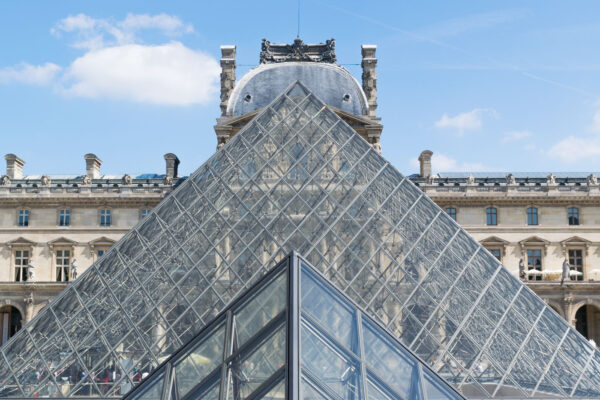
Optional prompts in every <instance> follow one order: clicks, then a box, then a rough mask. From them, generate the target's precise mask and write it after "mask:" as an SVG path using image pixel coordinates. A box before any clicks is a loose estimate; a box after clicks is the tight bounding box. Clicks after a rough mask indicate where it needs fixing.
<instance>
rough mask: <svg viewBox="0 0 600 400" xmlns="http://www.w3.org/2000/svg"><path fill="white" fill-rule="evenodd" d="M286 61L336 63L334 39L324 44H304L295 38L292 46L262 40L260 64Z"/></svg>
mask: <svg viewBox="0 0 600 400" xmlns="http://www.w3.org/2000/svg"><path fill="white" fill-rule="evenodd" d="M288 61H312V62H325V63H332V64H334V63H336V62H337V59H336V57H335V39H329V40H326V41H325V43H319V44H306V43H304V42H303V41H302V39H300V38H299V37H297V38H296V39H294V43H292V44H275V43H271V42H270V41H268V40H267V39H263V40H262V45H261V52H260V63H261V64H270V63H280V62H288Z"/></svg>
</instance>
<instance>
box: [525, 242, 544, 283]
mask: <svg viewBox="0 0 600 400" xmlns="http://www.w3.org/2000/svg"><path fill="white" fill-rule="evenodd" d="M527 279H529V280H530V281H541V280H542V250H539V249H531V250H527Z"/></svg>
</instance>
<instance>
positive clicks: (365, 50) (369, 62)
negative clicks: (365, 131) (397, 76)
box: [360, 44, 377, 118]
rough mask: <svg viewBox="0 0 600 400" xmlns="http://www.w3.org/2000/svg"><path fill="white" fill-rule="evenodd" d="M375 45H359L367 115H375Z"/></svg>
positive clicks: (372, 116)
mask: <svg viewBox="0 0 600 400" xmlns="http://www.w3.org/2000/svg"><path fill="white" fill-rule="evenodd" d="M376 50H377V46H376V45H374V44H363V45H362V46H361V53H362V62H361V64H360V65H361V67H362V70H363V73H362V86H363V90H364V92H365V94H366V95H367V102H368V104H369V117H371V118H375V117H377V72H376V71H375V67H377V57H375V51H376Z"/></svg>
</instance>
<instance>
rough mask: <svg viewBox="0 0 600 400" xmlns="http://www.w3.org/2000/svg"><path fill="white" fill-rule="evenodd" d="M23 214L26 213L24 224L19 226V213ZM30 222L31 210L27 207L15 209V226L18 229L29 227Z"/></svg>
mask: <svg viewBox="0 0 600 400" xmlns="http://www.w3.org/2000/svg"><path fill="white" fill-rule="evenodd" d="M22 212H24V213H26V217H25V222H26V223H25V224H23V225H22V224H21V213H22ZM30 222H31V209H30V208H27V207H19V208H18V209H17V226H18V227H19V228H27V227H29V226H30Z"/></svg>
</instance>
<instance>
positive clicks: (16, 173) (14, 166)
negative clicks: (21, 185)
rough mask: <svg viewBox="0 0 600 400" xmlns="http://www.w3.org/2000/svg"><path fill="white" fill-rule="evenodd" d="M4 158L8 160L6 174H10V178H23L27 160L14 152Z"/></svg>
mask: <svg viewBox="0 0 600 400" xmlns="http://www.w3.org/2000/svg"><path fill="white" fill-rule="evenodd" d="M4 159H5V160H6V175H8V177H9V178H10V179H22V178H23V165H25V161H23V160H21V159H20V158H19V157H17V156H16V155H14V154H7V155H5V156H4Z"/></svg>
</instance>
